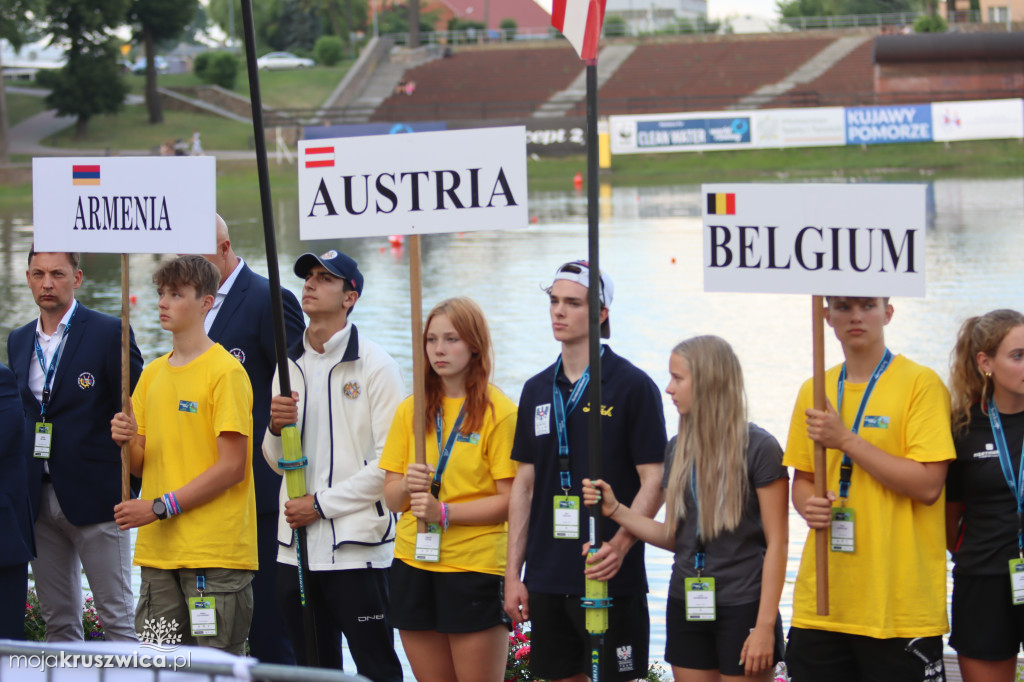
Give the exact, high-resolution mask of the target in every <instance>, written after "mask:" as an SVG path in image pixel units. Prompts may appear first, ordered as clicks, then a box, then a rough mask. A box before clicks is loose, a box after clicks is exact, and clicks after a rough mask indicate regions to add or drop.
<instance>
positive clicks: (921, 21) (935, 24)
mask: <svg viewBox="0 0 1024 682" xmlns="http://www.w3.org/2000/svg"><path fill="white" fill-rule="evenodd" d="M948 30H949V24H947V23H946V20H945V19H943V18H942V17H940V16H939V15H938V14H928V15H925V16H923V17H918V18H917V19H916V20H915V21H914V33H945V32H946V31H948Z"/></svg>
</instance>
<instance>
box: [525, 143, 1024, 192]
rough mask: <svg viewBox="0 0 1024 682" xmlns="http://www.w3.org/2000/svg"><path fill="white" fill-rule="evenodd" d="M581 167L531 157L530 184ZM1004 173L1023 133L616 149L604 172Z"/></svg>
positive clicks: (574, 160)
mask: <svg viewBox="0 0 1024 682" xmlns="http://www.w3.org/2000/svg"><path fill="white" fill-rule="evenodd" d="M576 172H582V173H583V174H584V175H586V159H585V158H584V157H568V158H564V159H540V160H536V161H533V160H531V161H530V164H529V173H530V186H531V188H535V189H545V188H549V187H561V186H565V187H569V186H571V182H572V177H573V175H574V174H575V173H576ZM953 175H956V176H961V177H1005V176H1017V175H1024V143H1021V141H1019V140H985V141H979V142H954V143H950V144H949V145H948V146H947V145H945V144H942V143H930V142H926V143H913V144H891V145H870V146H866V147H819V148H807V149H767V150H759V151H735V152H707V153H703V154H698V153H692V152H691V153H678V154H638V155H629V156H616V157H614V158H613V161H612V169H611V170H610V171H603V172H602V179H603V180H606V181H608V182H611V183H612V184H622V185H663V184H676V183H681V184H696V183H702V182H730V181H742V182H755V181H800V180H805V179H811V178H843V177H849V178H858V179H865V180H907V179H912V178H916V179H920V178H921V177H922V176H923V177H932V176H939V177H943V176H953Z"/></svg>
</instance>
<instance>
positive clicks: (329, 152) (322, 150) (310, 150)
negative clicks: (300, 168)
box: [304, 146, 334, 168]
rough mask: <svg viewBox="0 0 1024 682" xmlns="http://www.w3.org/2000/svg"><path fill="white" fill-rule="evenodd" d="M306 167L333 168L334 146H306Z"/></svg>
mask: <svg viewBox="0 0 1024 682" xmlns="http://www.w3.org/2000/svg"><path fill="white" fill-rule="evenodd" d="M304 160H305V162H306V168H333V167H334V147H333V146H331V147H306V156H305V159H304Z"/></svg>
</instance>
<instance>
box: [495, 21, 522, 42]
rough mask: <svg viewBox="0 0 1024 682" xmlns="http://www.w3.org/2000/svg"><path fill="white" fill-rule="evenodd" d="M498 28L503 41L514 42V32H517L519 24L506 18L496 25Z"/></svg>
mask: <svg viewBox="0 0 1024 682" xmlns="http://www.w3.org/2000/svg"><path fill="white" fill-rule="evenodd" d="M498 28H500V29H501V34H502V37H503V38H504V39H505V40H515V37H516V31H517V30H519V24H518V23H516V20H515V19H513V18H512V17H506V18H505V19H502V20H501V23H500V24H498Z"/></svg>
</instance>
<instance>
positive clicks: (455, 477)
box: [380, 386, 517, 575]
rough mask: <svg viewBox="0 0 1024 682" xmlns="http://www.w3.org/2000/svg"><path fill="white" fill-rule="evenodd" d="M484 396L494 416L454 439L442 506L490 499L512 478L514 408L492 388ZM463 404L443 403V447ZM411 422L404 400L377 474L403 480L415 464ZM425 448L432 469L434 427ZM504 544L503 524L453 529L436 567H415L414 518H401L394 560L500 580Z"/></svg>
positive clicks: (436, 455)
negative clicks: (476, 429) (401, 476)
mask: <svg viewBox="0 0 1024 682" xmlns="http://www.w3.org/2000/svg"><path fill="white" fill-rule="evenodd" d="M487 396H488V398H489V399H490V401H491V405H493V406H494V410H493V412H492V411H491V408H490V407H488V408H487V412H486V414H485V416H484V423H483V426H482V427H481V429H480V431H479V433H474V434H471V435H470V436H460V437H458V439H457V440H456V442H455V445H454V446H453V447H452V452H451V455H450V456H449V457H448V465H447V466H446V467H445V470H444V473H443V474H442V476H441V497H440V500H441V501H442V502H447V503H448V504H458V503H460V502H471V501H473V500H478V499H481V498H484V497H489V496H491V495H494V494H496V493H497V492H498V486H497V483H496V481H498V480H500V479H503V478H514V477H515V475H516V467H517V465H516V463H515V462H513V461H512V457H511V455H512V439H513V438H514V437H515V431H516V406H515V403H513V402H512V401H511V400H509V399H508V397H506V396H505V394H504V393H502V392H501V391H499V390H498V389H497V388H495V387H494V386H488V391H487ZM462 402H463V401H462V399H461V398H460V399H450V398H445V399H444V402H443V404H442V406H443V410H444V435H443V442H444V443H447V442H448V434H450V433H451V430H452V427H453V426H454V425H455V420H456V419H457V418H458V416H459V409H460V408H461V407H462ZM412 417H413V409H412V397H409V398H406V399H405V400H403V401H402V403H401V404H400V405H399V406H398V411H397V412H395V419H394V421H393V422H392V423H391V430H390V431H389V432H388V440H387V444H386V445H385V446H384V452H383V454H381V457H380V468H381V469H384V470H385V471H393V472H395V473H398V474H405V472H406V469H407V468H408V466H409V465H410V464H412V463H413V462H415V461H416V452H415V447H414V444H413V437H412V433H413V431H412V429H413V425H412ZM425 445H426V457H427V463H428V464H430V465H431V466H434V467H436V466H437V460H438V458H439V457H440V452H439V451H438V448H437V436H436V434H435V433H434V429H433V424H429V425H428V427H427V433H426V444H425ZM507 542H508V524H507V523H505V522H504V521H503V522H501V523H492V524H489V525H483V526H462V525H457V524H452V525H449V527H448V530H446V531H445V532H444V533H443V534H442V536H441V560H440V561H438V562H436V563H434V562H424V561H416V560H415V559H413V556H414V551H415V548H416V518H415V517H414V516H413V515H412V514H410V513H405V514H402V517H401V518H400V519H399V520H398V531H397V537H396V538H395V558H396V559H401V560H402V561H404V562H405V563H407V564H409V565H410V566H414V567H416V568H421V569H423V570H427V571H438V572H453V571H474V572H477V573H490V574H492V575H502V574H503V573H504V572H505V551H506V545H507Z"/></svg>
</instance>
